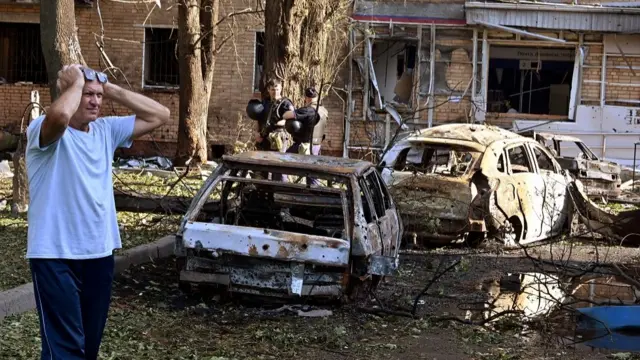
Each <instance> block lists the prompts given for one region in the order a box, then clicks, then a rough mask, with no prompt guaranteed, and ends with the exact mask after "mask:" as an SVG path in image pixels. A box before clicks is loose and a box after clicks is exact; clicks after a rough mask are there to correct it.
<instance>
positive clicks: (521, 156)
mask: <svg viewBox="0 0 640 360" xmlns="http://www.w3.org/2000/svg"><path fill="white" fill-rule="evenodd" d="M507 152H508V154H509V163H511V171H512V172H513V173H514V174H517V173H530V172H533V169H532V167H531V164H530V163H529V159H528V158H527V151H526V150H525V148H524V146H522V145H520V146H516V147H513V148H511V149H509V150H507Z"/></svg>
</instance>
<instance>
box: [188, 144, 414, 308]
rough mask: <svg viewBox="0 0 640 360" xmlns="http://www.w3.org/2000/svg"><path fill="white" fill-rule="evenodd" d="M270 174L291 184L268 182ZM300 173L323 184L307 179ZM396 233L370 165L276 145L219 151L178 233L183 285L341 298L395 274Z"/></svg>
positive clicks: (398, 226)
mask: <svg viewBox="0 0 640 360" xmlns="http://www.w3.org/2000/svg"><path fill="white" fill-rule="evenodd" d="M274 173H275V174H284V175H287V176H288V177H289V181H288V182H282V181H274V180H269V178H270V176H268V175H269V174H271V175H273V174H274ZM306 177H311V178H315V179H318V180H319V185H312V186H309V185H306ZM401 234H402V223H401V221H400V217H399V215H398V212H397V210H396V207H395V204H394V201H393V199H392V198H391V196H390V195H389V193H388V191H387V189H386V187H385V186H384V183H383V181H382V178H381V176H380V174H379V173H378V171H377V169H376V168H375V166H374V165H373V164H372V163H370V162H366V161H360V160H353V159H343V158H337V157H328V156H306V155H298V154H290V153H278V152H273V151H251V152H245V153H241V154H237V155H232V156H228V155H225V156H224V157H223V160H222V162H221V163H220V164H219V166H218V167H217V168H216V169H215V171H214V172H213V173H212V174H211V176H210V177H209V178H208V179H207V181H206V182H205V184H204V185H203V187H202V188H201V189H200V191H199V192H198V194H197V195H196V196H195V198H194V199H193V202H192V203H191V206H190V208H189V210H188V211H187V213H186V215H185V217H184V220H183V222H182V224H181V227H180V229H179V231H178V233H177V236H176V255H177V256H178V260H179V261H178V263H179V267H180V282H181V285H182V287H183V288H185V287H188V286H187V285H190V284H194V283H200V284H217V285H222V287H223V288H226V289H228V290H229V291H231V292H239V293H249V294H259V295H266V296H278V297H288V296H326V297H341V296H342V295H343V294H346V295H349V294H351V293H352V291H353V290H354V289H356V288H357V287H358V286H356V285H361V284H363V283H364V282H367V281H366V280H367V279H369V280H374V281H373V282H372V283H373V284H375V283H377V281H378V280H379V279H380V278H381V277H382V276H389V275H393V274H394V273H395V271H396V270H397V267H398V264H399V255H398V251H399V244H400V237H401Z"/></svg>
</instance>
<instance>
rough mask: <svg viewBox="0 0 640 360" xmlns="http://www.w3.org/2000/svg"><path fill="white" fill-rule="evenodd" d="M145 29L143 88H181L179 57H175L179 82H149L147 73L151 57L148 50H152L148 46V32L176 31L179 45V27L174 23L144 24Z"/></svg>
mask: <svg viewBox="0 0 640 360" xmlns="http://www.w3.org/2000/svg"><path fill="white" fill-rule="evenodd" d="M143 29H144V33H143V42H142V74H141V81H142V88H143V89H146V90H178V89H179V88H180V65H179V63H178V59H175V61H176V69H177V76H178V84H172V85H152V84H147V79H148V76H147V74H148V72H149V71H150V66H148V64H147V60H148V58H149V56H148V55H147V52H148V51H150V50H149V48H148V46H147V34H148V33H147V32H148V31H155V30H159V31H169V32H170V33H175V46H178V39H179V34H178V27H177V26H173V25H168V26H167V25H154V26H143ZM172 36H173V35H172Z"/></svg>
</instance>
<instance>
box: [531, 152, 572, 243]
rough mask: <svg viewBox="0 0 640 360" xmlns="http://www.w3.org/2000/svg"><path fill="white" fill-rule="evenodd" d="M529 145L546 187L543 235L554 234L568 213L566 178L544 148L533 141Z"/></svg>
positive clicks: (558, 230)
mask: <svg viewBox="0 0 640 360" xmlns="http://www.w3.org/2000/svg"><path fill="white" fill-rule="evenodd" d="M529 147H530V149H531V154H532V156H533V158H534V161H535V165H536V167H537V168H538V172H539V173H540V175H541V176H542V179H543V181H544V182H545V187H546V189H547V191H546V197H545V204H544V209H543V211H544V214H543V215H544V219H545V221H544V224H543V225H544V228H543V234H544V235H545V237H551V236H555V235H557V234H559V233H560V232H561V231H562V226H563V225H564V223H565V221H566V219H567V215H568V214H567V211H566V210H567V206H566V205H567V201H568V200H569V199H568V198H567V185H568V184H567V179H566V178H565V176H564V175H563V174H562V173H561V171H560V167H559V166H558V164H557V163H555V162H554V161H553V159H552V158H551V155H550V154H548V153H547V151H546V149H544V148H543V147H542V146H540V145H538V144H534V143H530V144H529Z"/></svg>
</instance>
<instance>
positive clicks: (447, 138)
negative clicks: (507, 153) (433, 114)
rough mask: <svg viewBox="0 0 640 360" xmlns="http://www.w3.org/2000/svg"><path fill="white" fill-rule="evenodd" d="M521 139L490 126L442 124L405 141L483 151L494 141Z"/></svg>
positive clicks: (412, 135)
mask: <svg viewBox="0 0 640 360" xmlns="http://www.w3.org/2000/svg"><path fill="white" fill-rule="evenodd" d="M523 138H525V137H524V136H521V135H519V134H516V133H514V132H511V131H509V130H505V129H503V128H500V127H497V126H492V125H484V124H444V125H438V126H434V127H432V128H426V129H422V130H419V131H416V132H415V133H413V134H411V135H410V136H409V137H408V138H406V139H405V141H408V142H437V143H452V144H459V145H466V146H469V147H472V148H475V149H476V150H479V151H483V150H484V148H486V147H487V146H489V145H491V144H492V143H494V142H496V141H505V140H510V139H523Z"/></svg>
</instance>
